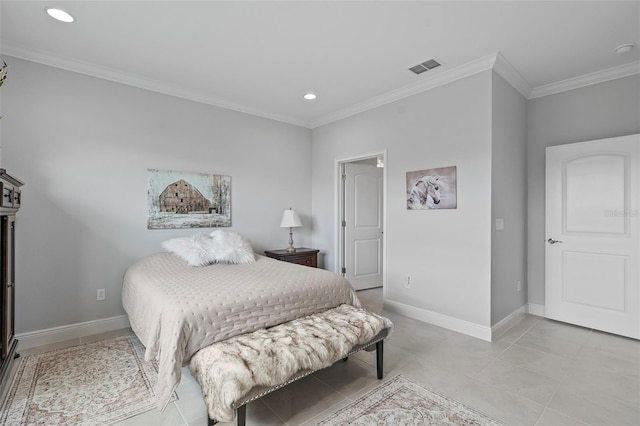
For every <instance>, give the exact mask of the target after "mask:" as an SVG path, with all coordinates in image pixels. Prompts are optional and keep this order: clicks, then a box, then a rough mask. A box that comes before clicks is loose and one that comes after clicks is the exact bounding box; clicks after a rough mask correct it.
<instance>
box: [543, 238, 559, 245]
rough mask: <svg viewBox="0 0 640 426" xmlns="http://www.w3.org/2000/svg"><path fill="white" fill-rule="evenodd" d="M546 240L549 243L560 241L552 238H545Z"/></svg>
mask: <svg viewBox="0 0 640 426" xmlns="http://www.w3.org/2000/svg"><path fill="white" fill-rule="evenodd" d="M547 242H548V243H549V244H555V243H561V242H562V241H560V240H554V239H553V238H549V239H548V240H547Z"/></svg>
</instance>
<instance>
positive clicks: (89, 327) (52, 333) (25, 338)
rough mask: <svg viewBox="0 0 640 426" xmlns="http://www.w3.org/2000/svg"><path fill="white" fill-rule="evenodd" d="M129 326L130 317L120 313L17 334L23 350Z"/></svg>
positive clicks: (19, 346)
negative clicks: (109, 316)
mask: <svg viewBox="0 0 640 426" xmlns="http://www.w3.org/2000/svg"><path fill="white" fill-rule="evenodd" d="M127 327H130V325H129V317H128V316H127V315H120V316H117V317H111V318H104V319H99V320H94V321H86V322H81V323H78V324H70V325H63V326H61V327H53V328H47V329H44V330H37V331H29V332H27V333H20V334H16V339H18V350H22V349H29V348H33V347H36V346H42V345H49V344H51V343H57V342H63V341H65V340H71V339H78V338H81V337H86V336H90V335H92V334H99V333H106V332H107V331H114V330H120V329H123V328H127Z"/></svg>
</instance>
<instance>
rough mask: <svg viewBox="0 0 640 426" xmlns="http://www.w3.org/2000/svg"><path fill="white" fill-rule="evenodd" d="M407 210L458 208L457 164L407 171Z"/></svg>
mask: <svg viewBox="0 0 640 426" xmlns="http://www.w3.org/2000/svg"><path fill="white" fill-rule="evenodd" d="M406 184H407V187H406V196H407V210H446V209H457V208H458V190H457V184H458V182H457V166H448V167H437V168H433V169H423V170H416V171H412V172H407V176H406Z"/></svg>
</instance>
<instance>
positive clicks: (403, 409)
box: [315, 376, 502, 426]
mask: <svg viewBox="0 0 640 426" xmlns="http://www.w3.org/2000/svg"><path fill="white" fill-rule="evenodd" d="M320 425H322V426H338V425H351V426H354V425H358V426H370V425H378V426H383V425H386V426H419V425H438V426H453V425H455V426H472V425H473V426H502V424H501V423H499V422H497V421H495V420H492V419H490V418H489V417H487V416H485V415H484V414H480V413H478V412H477V411H474V410H472V409H471V408H468V407H466V406H464V405H462V404H461V403H459V402H457V401H454V400H452V399H449V398H447V397H445V396H442V395H439V394H437V393H435V392H433V391H430V390H428V389H425V388H423V387H422V386H420V385H418V384H416V383H414V382H412V381H410V380H409V379H407V378H405V377H403V376H396V377H394V378H393V379H391V380H389V381H388V382H385V383H383V384H381V385H380V386H378V387H377V388H375V389H374V390H372V391H371V392H369V393H367V394H366V395H364V396H363V397H361V398H359V399H358V400H356V401H354V402H352V403H351V404H349V405H347V406H346V407H344V408H342V409H341V410H339V411H337V412H336V413H334V414H332V415H331V416H329V417H327V418H326V419H324V420H323V421H321V422H320V423H316V425H315V426H320Z"/></svg>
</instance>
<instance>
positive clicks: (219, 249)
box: [209, 230, 256, 263]
mask: <svg viewBox="0 0 640 426" xmlns="http://www.w3.org/2000/svg"><path fill="white" fill-rule="evenodd" d="M209 235H210V236H211V241H212V246H211V252H210V254H211V255H212V257H213V258H214V259H215V261H216V262H224V263H253V262H255V261H256V256H255V254H254V253H253V247H251V244H250V243H249V241H247V240H246V239H244V238H243V237H242V236H241V235H239V234H237V233H235V232H230V231H222V230H216V231H213V232H212V233H210V234H209Z"/></svg>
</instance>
